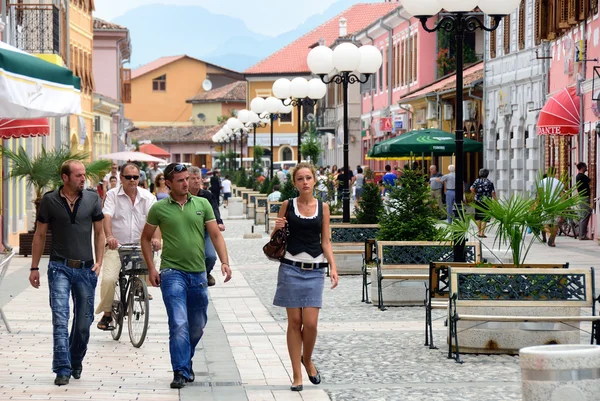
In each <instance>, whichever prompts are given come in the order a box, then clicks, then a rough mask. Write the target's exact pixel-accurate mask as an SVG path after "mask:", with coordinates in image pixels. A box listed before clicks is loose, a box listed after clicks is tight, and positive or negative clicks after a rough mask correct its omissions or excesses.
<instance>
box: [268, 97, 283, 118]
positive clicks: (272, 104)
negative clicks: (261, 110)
mask: <svg viewBox="0 0 600 401" xmlns="http://www.w3.org/2000/svg"><path fill="white" fill-rule="evenodd" d="M280 109H281V100H279V99H277V98H276V97H273V96H269V97H268V98H266V99H265V111H266V112H267V113H271V114H276V113H279V110H280Z"/></svg>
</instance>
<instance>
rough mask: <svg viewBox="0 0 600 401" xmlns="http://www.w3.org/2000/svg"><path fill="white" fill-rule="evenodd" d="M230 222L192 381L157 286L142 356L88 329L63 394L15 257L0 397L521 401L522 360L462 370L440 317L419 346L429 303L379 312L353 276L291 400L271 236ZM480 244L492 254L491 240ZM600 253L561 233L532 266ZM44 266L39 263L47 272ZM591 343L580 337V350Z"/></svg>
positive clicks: (472, 364)
mask: <svg viewBox="0 0 600 401" xmlns="http://www.w3.org/2000/svg"><path fill="white" fill-rule="evenodd" d="M226 216H227V211H226V209H225V210H224V217H226ZM225 223H226V226H227V231H225V238H226V242H227V246H228V249H229V252H230V255H231V265H232V269H233V271H234V278H233V280H232V281H231V282H230V283H227V284H224V283H222V278H221V277H220V275H218V274H217V275H216V279H217V285H216V286H215V287H211V289H210V296H211V301H212V302H211V306H210V309H209V323H208V326H207V328H206V330H205V336H204V338H203V340H202V342H201V344H200V346H199V348H198V350H197V352H196V356H195V358H194V368H195V371H196V375H197V380H196V382H195V383H193V384H191V385H189V386H188V387H186V388H184V389H182V390H181V391H177V390H171V389H169V388H168V383H169V381H170V380H171V377H172V376H171V375H172V372H171V371H170V362H169V353H168V330H167V321H166V313H165V310H164V305H163V304H162V300H161V299H160V298H161V297H160V290H159V289H151V293H152V294H153V295H154V298H155V300H154V301H152V303H151V325H150V329H149V334H148V338H147V340H146V342H145V343H144V345H143V346H142V347H141V348H140V349H135V348H133V347H132V346H131V344H129V342H128V338H127V333H126V330H127V328H125V330H124V332H123V338H122V339H121V341H119V342H115V341H113V340H112V339H110V335H109V334H108V333H103V332H100V331H98V330H96V329H95V327H94V326H93V327H92V336H91V339H90V346H89V351H88V356H87V357H86V366H85V367H84V374H83V376H82V379H81V380H72V381H71V384H69V386H66V387H56V386H54V385H52V380H53V378H54V376H53V374H52V372H51V371H50V365H51V355H52V327H51V321H50V309H49V307H48V289H47V286H46V285H47V283H44V281H46V280H43V282H42V288H41V289H40V290H35V289H33V288H31V287H29V286H28V284H27V281H26V278H27V275H28V264H29V262H30V259H29V258H20V257H19V258H15V261H14V263H13V264H11V268H10V271H9V275H8V276H7V277H6V279H5V281H4V282H3V283H2V287H1V288H0V306H2V307H3V309H4V311H5V312H6V314H7V316H8V318H9V320H10V323H11V324H12V326H13V333H7V332H6V331H5V330H4V328H3V326H2V325H1V324H0V400H2V401H4V400H9V399H10V400H25V399H27V400H31V399H44V400H84V399H93V400H150V401H152V400H161V401H162V400H165V401H171V400H173V401H179V400H183V401H188V400H190V401H191V400H227V401H237V400H248V401H254V400H255V401H262V400H269V401H275V400H305V401H309V400H312V401H321V400H357V401H367V400H373V401H379V400H381V401H383V400H386V401H387V400H393V401H396V400H398V401H421V400H427V401H436V400H440V401H441V400H444V401H449V400H450V401H454V400H456V401H458V400H460V401H475V400H480V399H486V400H490V401H495V400H496V401H505V400H510V401H518V400H520V399H521V394H520V393H521V390H520V368H519V358H518V357H515V356H508V355H496V356H486V355H464V357H463V360H464V361H465V363H464V364H462V365H459V364H456V363H455V362H454V361H453V360H449V359H447V358H446V354H447V348H446V347H445V333H446V331H445V327H444V326H443V320H444V318H443V317H444V312H442V311H434V317H435V318H436V320H435V322H434V338H435V341H436V344H437V345H438V346H439V347H440V349H433V350H432V349H429V348H428V347H424V346H423V342H424V334H423V330H424V313H425V312H424V309H423V307H390V308H388V309H387V310H386V311H384V312H381V311H379V310H378V309H377V308H376V307H375V306H373V305H367V304H364V303H362V302H361V301H360V297H361V278H360V277H358V276H342V277H341V279H340V285H339V287H338V288H336V289H335V290H330V289H329V286H328V285H326V287H325V291H324V307H323V309H322V311H321V316H320V323H319V337H318V340H317V344H316V348H315V353H314V362H315V364H316V365H317V367H318V368H319V369H320V371H321V373H322V377H323V382H322V384H321V385H319V386H313V385H312V384H310V382H309V380H308V377H307V376H306V375H305V374H304V385H305V390H304V391H303V392H301V393H292V392H290V391H289V385H290V381H291V376H292V374H291V364H290V362H289V357H288V355H287V347H286V336H285V330H286V316H285V310H284V309H282V308H278V307H274V306H272V299H273V295H274V292H275V286H276V279H277V268H278V266H277V264H276V263H273V262H269V261H267V259H266V258H265V257H264V256H263V254H262V251H261V248H262V246H263V244H264V243H265V242H266V240H267V236H266V234H264V235H263V238H261V239H244V238H243V236H244V234H245V233H249V232H250V231H251V223H250V222H249V221H248V220H225ZM261 230H262V227H257V228H256V230H255V231H256V232H260V231H261ZM485 241H486V244H487V245H488V246H490V247H491V246H492V243H493V238H488V239H486V240H485ZM599 255H600V247H598V245H597V244H595V243H593V241H585V242H578V241H575V240H573V239H570V238H560V237H559V239H558V240H557V247H556V248H548V247H546V246H544V245H542V244H534V246H533V247H532V251H531V253H530V256H529V260H531V261H533V260H536V261H539V262H540V263H542V262H557V261H569V262H570V263H571V266H572V267H585V266H588V267H589V266H590V265H593V264H594V263H595V261H597V260H598V256H599ZM45 264H47V262H45V261H44V262H42V264H41V265H40V267H41V268H42V269H43V270H45ZM42 277H44V278H45V277H46V276H45V272H44V273H43V275H42ZM326 284H328V282H326ZM98 288H99V286H98ZM95 320H96V321H97V318H96V319H95ZM94 324H95V323H94ZM585 339H586V337H585V336H584V335H582V342H583V341H585Z"/></svg>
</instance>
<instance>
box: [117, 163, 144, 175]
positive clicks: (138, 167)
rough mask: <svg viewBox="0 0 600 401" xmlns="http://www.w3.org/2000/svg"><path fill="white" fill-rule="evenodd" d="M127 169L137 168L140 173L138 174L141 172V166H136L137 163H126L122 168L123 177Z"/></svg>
mask: <svg viewBox="0 0 600 401" xmlns="http://www.w3.org/2000/svg"><path fill="white" fill-rule="evenodd" d="M127 167H135V168H136V170H137V171H138V173H139V172H140V166H138V165H137V164H135V163H131V162H130V163H125V164H123V165H122V166H121V175H123V171H125V169H126V168H127Z"/></svg>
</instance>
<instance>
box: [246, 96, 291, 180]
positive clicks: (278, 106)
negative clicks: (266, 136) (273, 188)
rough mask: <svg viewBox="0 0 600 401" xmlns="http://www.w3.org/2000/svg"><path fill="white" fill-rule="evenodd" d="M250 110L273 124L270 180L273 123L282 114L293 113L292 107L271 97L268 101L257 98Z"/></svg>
mask: <svg viewBox="0 0 600 401" xmlns="http://www.w3.org/2000/svg"><path fill="white" fill-rule="evenodd" d="M250 109H251V110H252V111H253V112H255V113H256V114H257V115H258V116H260V118H261V119H268V120H269V121H270V122H271V156H270V158H271V159H270V160H271V161H270V164H271V166H270V169H269V178H270V179H273V122H274V121H275V120H277V118H278V117H279V116H280V115H281V114H287V113H289V112H291V111H292V107H291V106H285V105H284V104H283V103H282V102H281V100H279V99H277V98H276V97H273V96H269V97H268V98H266V99H263V98H262V97H255V98H254V99H252V102H250Z"/></svg>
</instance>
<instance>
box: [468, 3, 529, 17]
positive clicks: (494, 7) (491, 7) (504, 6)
mask: <svg viewBox="0 0 600 401" xmlns="http://www.w3.org/2000/svg"><path fill="white" fill-rule="evenodd" d="M519 4H521V0H503V1H496V0H479V2H478V5H479V8H480V9H481V11H483V12H484V13H486V14H489V15H506V14H510V13H512V12H513V11H514V10H515V9H516V8H517V7H519Z"/></svg>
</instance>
